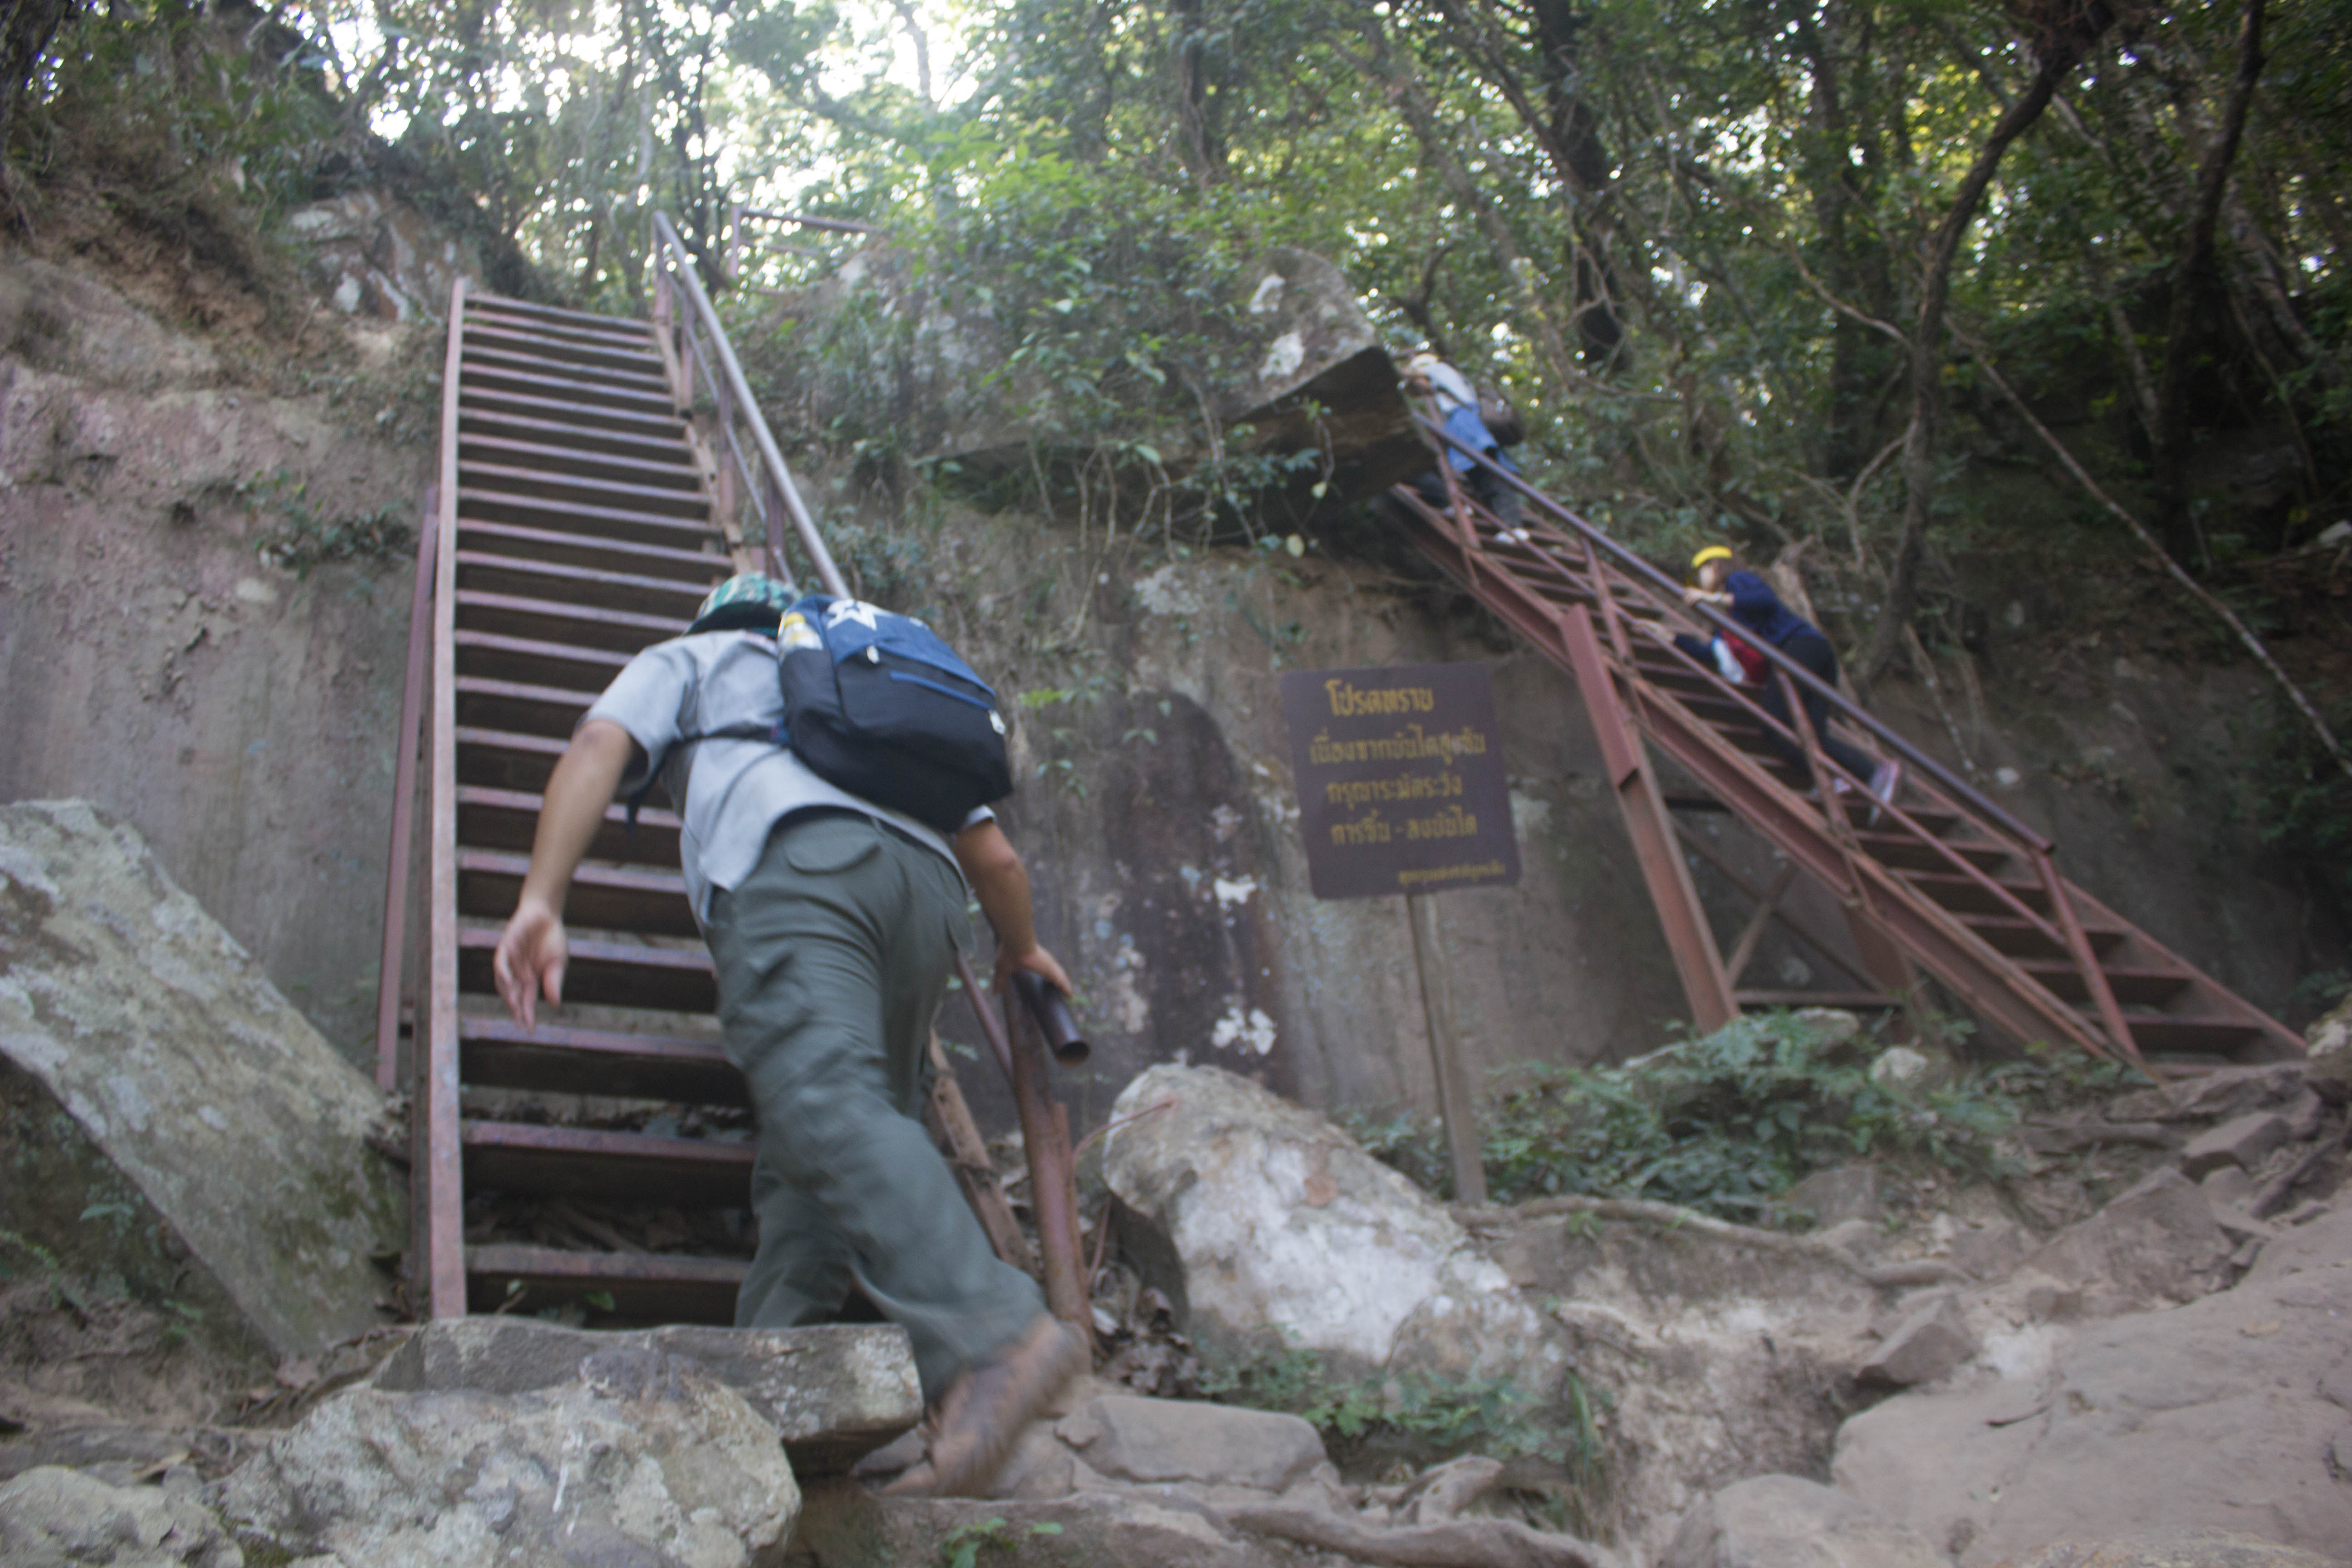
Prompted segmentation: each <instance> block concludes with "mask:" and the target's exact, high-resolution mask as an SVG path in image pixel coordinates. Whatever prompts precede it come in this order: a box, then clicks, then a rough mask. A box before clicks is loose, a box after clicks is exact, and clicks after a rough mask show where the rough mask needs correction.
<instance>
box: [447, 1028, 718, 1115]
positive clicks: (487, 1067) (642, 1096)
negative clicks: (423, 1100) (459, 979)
mask: <svg viewBox="0 0 2352 1568" xmlns="http://www.w3.org/2000/svg"><path fill="white" fill-rule="evenodd" d="M457 1040H458V1050H459V1055H458V1072H459V1076H460V1078H461V1079H463V1081H465V1082H466V1083H468V1084H471V1085H474V1086H476V1087H478V1088H481V1089H530V1090H536V1091H538V1092H541V1093H549V1094H593V1095H604V1096H609V1097H611V1098H612V1099H614V1100H668V1101H672V1102H674V1103H677V1104H680V1105H725V1106H747V1105H749V1104H751V1090H750V1089H748V1088H746V1087H745V1085H744V1082H743V1075H742V1074H741V1073H740V1072H738V1071H736V1070H735V1064H734V1063H732V1062H730V1061H729V1060H728V1059H727V1052H726V1050H725V1049H724V1048H723V1047H720V1045H719V1042H718V1041H716V1040H698V1039H688V1038H681V1037H675V1036H663V1035H649V1034H630V1033H627V1032H625V1031H620V1030H614V1029H582V1028H572V1027H570V1026H565V1025H561V1024H551V1023H547V1022H545V1021H543V1020H542V1021H541V1023H540V1025H539V1026H538V1027H537V1028H535V1029H526V1028H524V1027H523V1026H521V1025H520V1024H518V1023H516V1022H515V1021H514V1020H513V1019H511V1018H509V1017H508V1016H506V1015H505V1014H503V1013H499V1014H487V1013H467V1014H464V1015H462V1016H460V1017H459V1018H458V1020H457Z"/></svg>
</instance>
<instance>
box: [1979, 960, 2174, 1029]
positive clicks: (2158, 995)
mask: <svg viewBox="0 0 2352 1568" xmlns="http://www.w3.org/2000/svg"><path fill="white" fill-rule="evenodd" d="M2018 966H2019V967H2020V968H2021V969H2023V970H2024V971H2025V972H2026V973H2028V974H2031V975H2032V976H2033V977H2034V978H2035V979H2036V980H2038V981H2040V982H2041V983H2042V984H2044V985H2047V986H2048V987H2050V989H2051V990H2052V991H2053V992H2054V993H2055V994H2058V995H2059V996H2062V997H2063V998H2065V999H2066V1000H2067V1001H2069V1002H2073V1003H2076V1004H2082V1003H2087V1002H2089V1001H2090V999H2091V988H2090V985H2089V984H2088V983H2086V982H2085V981H2084V978H2083V972H2082V971H2081V970H2079V969H2077V968H2075V967H2074V965H2073V964H2072V963H2067V962H2066V961H2065V960H2063V959H2031V958H2029V959H2021V960H2020V961H2019V964H2018ZM2099 973H2102V974H2104V975H2105V976H2106V977H2107V989H2108V990H2109V991H2110V992H2112V993H2113V994H2114V995H2115V998H2116V1002H2118V1003H2120V1004H2121V1005H2124V1006H2126V1007H2156V1008H2161V1007H2163V1006H2164V1005H2165V1004H2166V1003H2168V1002H2172V1001H2176V1000H2178V999H2179V997H2180V996H2181V995H2183V994H2186V993H2187V992H2188V990H2189V985H2190V984H2191V979H2190V976H2189V975H2186V974H2183V973H2180V972H2179V970H2177V969H2153V968H2144V967H2136V966H2132V967H2127V966H2125V965H2120V964H2113V963H2102V964H2100V965H2099ZM2126 1022H2127V1023H2134V1025H2135V1033H2137V1021H2136V1020H2132V1019H2128V1018H2127V1019H2126Z"/></svg>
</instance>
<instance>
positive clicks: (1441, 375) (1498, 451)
mask: <svg viewBox="0 0 2352 1568" xmlns="http://www.w3.org/2000/svg"><path fill="white" fill-rule="evenodd" d="M1404 385H1405V390H1406V391H1407V392H1410V393H1412V394H1413V395H1416V396H1420V397H1426V398H1429V399H1430V400H1432V401H1433V403H1435V404H1436V405H1437V422H1438V424H1439V425H1440V426H1443V427H1444V431H1445V433H1446V434H1447V435H1448V436H1451V437H1454V439H1455V440H1457V441H1459V442H1461V443H1462V444H1463V446H1465V447H1469V448H1470V449H1471V450H1472V451H1474V452H1477V453H1479V454H1481V455H1482V456H1484V457H1485V458H1486V461H1487V462H1490V463H1493V464H1494V465H1495V466H1496V468H1502V469H1504V470H1505V471H1506V472H1508V473H1514V474H1516V473H1517V472H1518V471H1519V466H1518V465H1517V463H1515V462H1513V461H1511V459H1510V458H1509V456H1508V455H1507V454H1506V453H1505V452H1504V450H1503V445H1502V443H1501V442H1499V441H1497V440H1496V439H1495V433H1494V432H1493V431H1491V430H1489V429H1487V428H1486V421H1485V420H1484V419H1481V418H1480V417H1479V416H1478V395H1477V393H1476V392H1475V391H1474V390H1472V388H1471V385H1470V379H1469V377H1467V376H1465V375H1464V374H1462V373H1461V372H1460V371H1458V370H1456V369H1454V367H1453V366H1452V365H1450V364H1447V363H1445V362H1444V360H1442V359H1439V358H1438V357H1437V356H1436V355H1435V354H1433V353H1418V354H1415V355H1413V356H1412V358H1411V359H1409V360H1407V361H1406V362H1405V366H1404ZM1445 460H1446V462H1447V463H1449V464H1451V465H1452V466H1453V468H1454V473H1455V475H1456V476H1457V477H1458V478H1459V479H1461V482H1462V488H1463V489H1466V490H1468V491H1469V492H1470V499H1471V500H1475V501H1476V502H1477V503H1478V504H1479V505H1480V506H1483V507H1485V508H1486V510H1488V511H1491V512H1493V513H1494V514H1495V521H1497V522H1499V523H1501V524H1502V525H1503V527H1504V528H1505V530H1511V529H1516V528H1517V527H1518V525H1519V492H1518V491H1517V490H1515V489H1512V488H1511V487H1510V486H1509V485H1507V484H1505V483H1504V482H1503V481H1502V479H1499V478H1497V477H1496V474H1495V471H1494V469H1493V468H1486V467H1485V466H1483V465H1481V464H1479V463H1478V462H1476V461H1475V460H1473V459H1472V458H1469V457H1468V456H1466V455H1465V454H1464V453H1463V452H1461V451H1458V450H1456V449H1455V448H1454V447H1447V448H1446V449H1445ZM1412 488H1413V489H1415V490H1418V491H1419V492H1420V493H1421V499H1422V500H1425V501H1427V502H1428V503H1429V504H1430V505H1432V506H1433V507H1435V508H1437V509H1438V510H1441V511H1443V510H1444V509H1445V508H1447V507H1449V506H1451V505H1453V504H1454V502H1453V498H1452V497H1450V496H1448V495H1447V494H1446V491H1445V476H1444V475H1443V474H1441V473H1439V472H1438V471H1437V470H1436V469H1434V468H1432V469H1431V470H1430V471H1429V472H1427V473H1425V474H1423V475H1422V476H1421V477H1420V478H1419V479H1415V480H1413V481H1412Z"/></svg>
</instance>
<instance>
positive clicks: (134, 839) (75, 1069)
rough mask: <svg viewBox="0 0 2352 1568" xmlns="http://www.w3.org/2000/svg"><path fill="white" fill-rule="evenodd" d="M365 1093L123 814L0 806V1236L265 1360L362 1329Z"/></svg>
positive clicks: (378, 1215) (399, 1240) (379, 1161)
mask: <svg viewBox="0 0 2352 1568" xmlns="http://www.w3.org/2000/svg"><path fill="white" fill-rule="evenodd" d="M381 1108H382V1101H381V1099H380V1097H379V1096H378V1094H377V1092H376V1090H375V1089H374V1087H373V1085H371V1084H370V1083H369V1082H368V1081H367V1080H366V1079H363V1078H362V1077H361V1076H360V1074H359V1073H358V1072H357V1071H356V1070H354V1069H353V1068H352V1066H351V1065H350V1064H349V1063H348V1062H346V1061H344V1060H343V1059H342V1058H341V1057H339V1056H337V1055H336V1054H335V1051H334V1049H333V1047H331V1046H329V1045H328V1043H327V1042H326V1041H325V1040H324V1039H322V1038H320V1035H319V1032H318V1031H317V1030H316V1029H314V1028H312V1027H311V1026H310V1024H309V1023H308V1022H307V1021H306V1020H305V1019H304V1018H303V1017H302V1016H301V1015H300V1014H299V1013H298V1012H296V1011H295V1010H294V1008H293V1006H292V1005H289V1003H288V1002H287V1000H286V998H285V997H284V996H283V995H281V994H279V993H278V990H277V988H276V987H274V986H272V985H271V984H269V982H268V980H267V979H266V978H265V977H264V976H263V974H262V973H261V970H260V968H259V966H258V965H257V964H256V963H254V961H253V960H252V958H251V957H249V956H248V955H247V952H245V950H244V949H243V948H242V947H240V946H238V945H237V943H236V941H235V939H233V938H232V937H230V935H229V934H228V932H227V931H224V930H222V929H221V927H220V926H219V925H217V924H216V923H215V922H214V921H213V920H212V919H211V918H210V917H209V916H207V915H206V914H205V911H204V910H202V909H200V908H199V907H198V906H197V904H196V902H195V900H194V899H192V898H190V897H189V896H188V895H187V894H186V893H184V892H183V891H182V890H181V889H179V888H178V887H177V886H176V885H175V884H174V883H173V880H172V879H171V878H170V877H169V876H168V875H166V874H165V873H164V871H163V867H162V866H160V865H159V864H158V863H157V862H156V860H155V858H154V856H153V855H152V854H151V853H150V852H149V851H148V848H147V846H146V843H145V842H144V841H143V840H142V838H141V837H139V835H138V834H137V833H136V832H134V831H133V830H132V829H131V828H130V827H128V826H124V825H122V824H121V823H118V822H116V821H114V820H113V819H111V818H110V817H109V816H106V815H105V814H103V813H101V812H100V811H98V810H96V809H95V808H93V807H91V806H89V805H85V804H83V803H81V802H78V801H31V802H25V803H20V804H18V805H6V806H0V1143H5V1155H6V1158H7V1160H8V1163H9V1166H10V1170H9V1175H8V1179H7V1180H6V1181H5V1182H0V1226H5V1227H6V1228H7V1229H10V1230H13V1231H15V1232H16V1233H17V1234H18V1235H19V1236H22V1237H27V1238H29V1239H31V1240H33V1241H36V1242H38V1243H40V1244H41V1245H43V1246H44V1247H47V1248H48V1249H49V1250H50V1251H51V1252H53V1253H54V1254H56V1255H57V1256H58V1258H60V1259H62V1261H63V1262H64V1264H65V1265H66V1267H67V1268H69V1269H72V1270H73V1271H75V1272H77V1273H80V1274H84V1275H88V1276H91V1277H112V1278H119V1279H121V1280H122V1281H123V1282H124V1283H125V1285H126V1286H127V1287H128V1288H129V1289H130V1291H131V1294H133V1295H134V1296H139V1297H142V1298H146V1299H150V1300H157V1301H163V1300H167V1299H168V1300H174V1301H182V1302H186V1303H189V1304H190V1305H191V1306H192V1307H193V1309H194V1310H197V1311H198V1312H199V1314H200V1315H201V1316H204V1317H206V1318H209V1317H210V1316H211V1310H212V1309H213V1308H214V1306H215V1303H220V1304H222V1310H223V1311H224V1312H226V1313H233V1314H234V1315H236V1317H237V1318H239V1319H240V1320H241V1322H242V1324H243V1325H244V1326H246V1327H247V1328H249V1330H250V1331H251V1332H252V1333H253V1334H254V1335H256V1336H257V1337H258V1339H259V1340H260V1341H261V1342H262V1343H264V1344H266V1345H267V1346H268V1348H269V1349H270V1350H271V1351H273V1352H276V1353H277V1354H278V1355H281V1356H284V1355H297V1354H309V1353H313V1352H317V1351H319V1350H320V1349H323V1348H324V1347H325V1346H327V1345H329V1344H331V1343H333V1342H335V1341H338V1340H341V1339H345V1338H349V1337H350V1336H352V1335H354V1334H357V1333H360V1332H362V1331H365V1330H367V1329H370V1328H373V1327H374V1326H375V1325H376V1324H377V1323H379V1322H381V1321H383V1314H382V1313H381V1312H380V1311H379V1310H378V1300H379V1298H380V1297H381V1296H382V1295H383V1292H384V1290H385V1289H386V1287H387V1285H388V1284H389V1280H388V1279H387V1278H386V1277H385V1276H384V1275H383V1273H381V1272H379V1271H378V1269H377V1268H375V1266H374V1265H373V1263H372V1261H371V1259H372V1258H374V1257H377V1256H380V1255H382V1256H389V1255H392V1254H396V1253H397V1252H398V1251H399V1250H400V1249H401V1247H402V1246H403V1245H404V1231H405V1226H406V1220H405V1217H404V1209H405V1206H406V1205H405V1184H404V1180H403V1179H402V1177H401V1175H400V1174H399V1173H397V1172H396V1171H395V1170H394V1168H393V1167H392V1166H391V1165H390V1164H389V1163H387V1162H386V1161H385V1160H384V1159H383V1157H382V1156H380V1155H378V1154H377V1153H376V1152H374V1151H373V1150H372V1149H370V1148H369V1147H368V1145H367V1143H366V1142H365V1134H366V1132H367V1130H368V1128H369V1126H370V1124H371V1122H372V1121H373V1120H374V1119H375V1118H376V1116H377V1115H378V1114H379V1112H380V1110H381Z"/></svg>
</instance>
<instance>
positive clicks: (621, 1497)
mask: <svg viewBox="0 0 2352 1568" xmlns="http://www.w3.org/2000/svg"><path fill="white" fill-rule="evenodd" d="M219 1490H220V1507H221V1510H222V1512H223V1513H224V1514H225V1515H226V1517H227V1518H228V1519H229V1520H231V1521H234V1522H235V1523H236V1525H237V1527H238V1528H239V1529H240V1530H241V1531H245V1532H247V1535H248V1538H249V1537H251V1536H258V1537H260V1538H261V1539H262V1540H263V1541H265V1542H268V1543H270V1544H271V1545H272V1546H274V1547H275V1548H276V1549H278V1550H279V1551H283V1552H288V1553H289V1554H291V1555H292V1556H294V1557H303V1556H309V1555H314V1554H320V1553H332V1554H334V1556H335V1557H337V1558H338V1559H340V1560H341V1561H342V1562H345V1563H366V1564H368V1565H369V1568H492V1565H493V1564H497V1565H500V1568H505V1565H507V1564H536V1563H548V1564H554V1563H594V1564H604V1563H610V1564H615V1565H621V1564H627V1565H635V1564H645V1565H646V1568H652V1565H654V1564H661V1565H663V1568H668V1565H670V1564H678V1565H681V1568H750V1565H752V1564H767V1563H774V1562H775V1561H777V1559H778V1556H779V1554H780V1552H781V1551H782V1545H783V1542H784V1540H785V1538H786V1537H787V1536H788V1535H789V1534H790V1533H791V1531H792V1527H793V1520H794V1519H795V1518H796V1517H797V1516H798V1514H799V1511H800V1490H799V1488H798V1487H797V1486H796V1485H795V1484H794V1482H793V1473H792V1468H791V1466H790V1465H789V1464H787V1463H786V1462H785V1459H784V1455H783V1450H782V1447H779V1446H778V1444H777V1442H776V1435H775V1432H774V1431H773V1429H772V1428H771V1427H770V1426H769V1425H768V1424H767V1423H766V1422H765V1421H763V1420H761V1418H760V1416H759V1415H757V1414H756V1413H755V1412H753V1410H752V1409H751V1406H750V1405H747V1404H745V1403H744V1402H743V1400H742V1398H741V1397H740V1395H739V1394H736V1393H735V1392H734V1391H733V1390H732V1389H730V1388H729V1387H727V1386H726V1385H725V1384H721V1383H720V1382H719V1380H718V1379H716V1378H714V1377H712V1376H711V1375H710V1374H709V1373H708V1372H705V1371H704V1370H703V1369H702V1368H700V1367H699V1366H698V1365H696V1364H695V1363H692V1362H690V1361H688V1360H686V1359H685V1358H684V1357H681V1356H673V1355H667V1354H665V1353H663V1352H659V1351H655V1350H648V1349H642V1348H635V1347H629V1348H616V1349H614V1350H610V1351H604V1352H598V1353H597V1354H594V1355H592V1356H590V1357H589V1358H587V1360H586V1361H585V1362H584V1363H582V1364H581V1366H580V1368H579V1375H578V1376H577V1377H575V1378H574V1379H573V1380H572V1381H571V1382H568V1383H563V1384H556V1385H554V1386H552V1387H548V1388H542V1389H540V1390H537V1391H535V1392H532V1393H528V1394H509V1395H500V1394H481V1393H476V1392H471V1391H458V1392H452V1393H430V1392H428V1393H417V1394H393V1393H387V1392H385V1391H383V1390H382V1389H377V1388H354V1389H351V1390H348V1391H346V1392H345V1393H342V1394H337V1395H335V1396H333V1397H332V1398H331V1399H330V1400H328V1401H327V1403H325V1404H324V1405H320V1407H319V1408H318V1409H317V1410H315V1411H313V1412H312V1413H311V1415H310V1416H309V1417H308V1418H307V1419H306V1420H304V1421H303V1423H302V1424H301V1425H300V1426H297V1427H295V1428H294V1429H293V1430H292V1431H290V1432H288V1433H286V1434H285V1435H284V1436H280V1437H278V1438H277V1439H275V1440H273V1441H272V1442H271V1443H270V1445H269V1447H268V1448H266V1449H265V1450H263V1451H262V1453H260V1454H259V1455H257V1456H256V1457H255V1458H252V1459H250V1460H248V1461H247V1463H246V1464H245V1465H244V1466H242V1467H241V1468H238V1469H237V1470H236V1473H235V1474H233V1475H231V1476H230V1477H229V1478H228V1479H227V1480H226V1482H224V1483H222V1485H221V1487H220V1489H219ZM277 1560H278V1561H284V1559H277Z"/></svg>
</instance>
